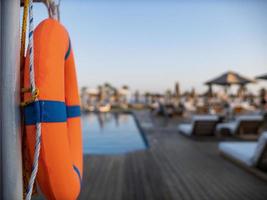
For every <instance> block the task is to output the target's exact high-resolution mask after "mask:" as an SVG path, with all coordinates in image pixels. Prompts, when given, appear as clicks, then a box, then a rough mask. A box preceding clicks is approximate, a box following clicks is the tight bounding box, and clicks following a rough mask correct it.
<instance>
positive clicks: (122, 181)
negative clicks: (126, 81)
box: [79, 112, 267, 200]
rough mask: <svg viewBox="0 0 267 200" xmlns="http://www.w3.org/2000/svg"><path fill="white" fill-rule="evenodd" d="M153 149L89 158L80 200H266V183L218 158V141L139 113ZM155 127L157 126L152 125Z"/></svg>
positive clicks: (85, 159) (173, 122)
mask: <svg viewBox="0 0 267 200" xmlns="http://www.w3.org/2000/svg"><path fill="white" fill-rule="evenodd" d="M137 118H138V119H139V120H140V121H142V124H143V127H146V128H144V129H145V133H146V136H147V139H148V141H149V143H150V149H148V150H147V151H140V152H135V153H130V154H127V155H120V156H85V157H84V181H83V185H82V191H81V195H80V198H79V199H80V200H88V199H89V200H145V199H149V200H150V199H151V200H164V199H166V200H172V199H175V200H191V199H192V200H193V199H195V200H202V199H203V200H204V199H207V200H213V199H214V200H223V199H225V200H247V199H248V200H249V199H251V200H261V199H262V200H266V199H267V182H264V181H262V180H260V179H258V178H257V177H255V176H254V175H252V174H250V173H248V172H247V171H245V170H243V169H241V168H239V167H237V166H236V165H234V164H233V163H231V162H229V161H228V160H225V159H223V158H222V157H221V156H219V154H218V150H217V142H216V141H194V140H190V139H188V138H185V137H183V136H181V135H179V134H178V133H177V132H176V130H175V126H174V125H176V123H177V122H175V121H171V122H170V123H168V122H166V121H164V120H157V119H154V120H152V121H151V118H150V117H149V116H148V114H147V113H146V112H138V113H137ZM149 123H153V124H154V126H153V127H149V126H148V124H149Z"/></svg>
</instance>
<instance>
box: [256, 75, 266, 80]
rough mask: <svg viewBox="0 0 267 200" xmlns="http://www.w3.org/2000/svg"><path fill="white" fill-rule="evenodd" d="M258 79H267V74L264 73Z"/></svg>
mask: <svg viewBox="0 0 267 200" xmlns="http://www.w3.org/2000/svg"><path fill="white" fill-rule="evenodd" d="M256 79H263V80H267V74H264V75H262V76H257V77H256Z"/></svg>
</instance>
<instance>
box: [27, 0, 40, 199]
mask: <svg viewBox="0 0 267 200" xmlns="http://www.w3.org/2000/svg"><path fill="white" fill-rule="evenodd" d="M29 21H30V24H29V56H30V85H31V93H32V96H33V97H34V96H35V98H34V101H37V100H38V98H37V92H38V89H37V88H36V85H35V78H34V52H33V29H34V25H33V0H29ZM40 149H41V123H39V122H37V123H36V141H35V150H34V159H33V167H32V173H31V177H30V181H29V184H28V188H27V194H26V200H30V199H31V196H32V190H33V185H34V181H35V178H36V175H37V171H38V161H39V155H40Z"/></svg>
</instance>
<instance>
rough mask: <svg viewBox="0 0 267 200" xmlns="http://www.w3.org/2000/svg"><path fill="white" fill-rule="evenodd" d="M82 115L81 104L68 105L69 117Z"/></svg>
mask: <svg viewBox="0 0 267 200" xmlns="http://www.w3.org/2000/svg"><path fill="white" fill-rule="evenodd" d="M78 116H81V108H80V106H67V118H72V117H78Z"/></svg>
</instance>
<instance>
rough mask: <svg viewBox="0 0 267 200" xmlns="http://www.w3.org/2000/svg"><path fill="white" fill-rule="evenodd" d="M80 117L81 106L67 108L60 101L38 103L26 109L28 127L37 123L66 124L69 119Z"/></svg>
mask: <svg viewBox="0 0 267 200" xmlns="http://www.w3.org/2000/svg"><path fill="white" fill-rule="evenodd" d="M80 115H81V110H80V106H66V104H65V103H64V102H60V101H47V100H46V101H36V102H34V103H31V104H29V105H27V106H26V107H25V108H24V116H25V124H26V125H34V124H36V123H37V122H66V121H67V118H73V117H79V116H80Z"/></svg>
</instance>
